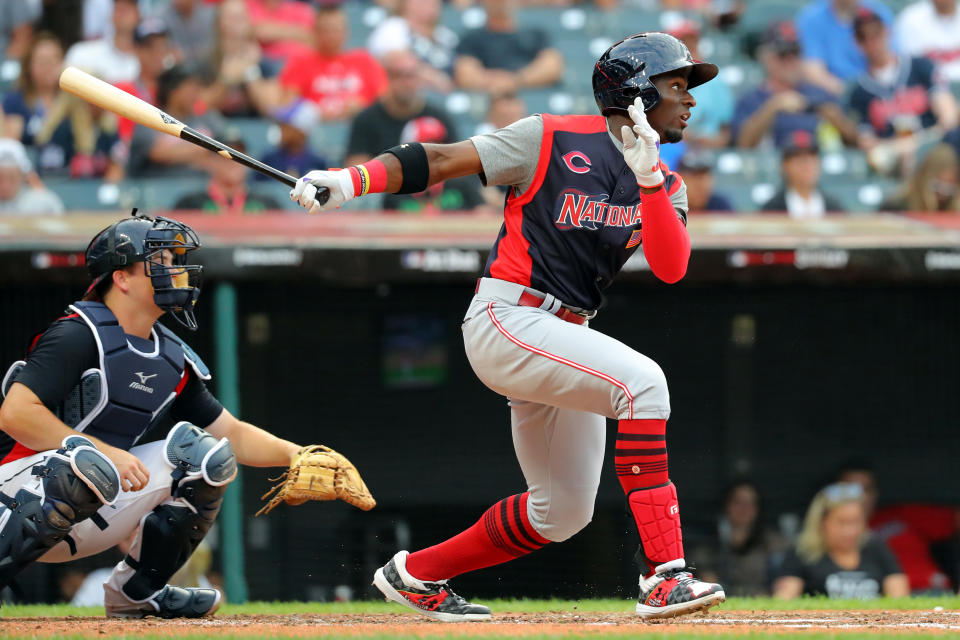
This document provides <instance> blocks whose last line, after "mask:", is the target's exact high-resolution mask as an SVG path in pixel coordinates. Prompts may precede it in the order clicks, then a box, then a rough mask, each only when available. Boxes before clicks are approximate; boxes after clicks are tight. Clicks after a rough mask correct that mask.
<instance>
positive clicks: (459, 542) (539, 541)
mask: <svg viewBox="0 0 960 640" xmlns="http://www.w3.org/2000/svg"><path fill="white" fill-rule="evenodd" d="M529 495H530V494H529V493H521V494H519V495H515V496H510V497H509V498H505V499H503V500H501V501H500V502H498V503H497V504H495V505H493V506H492V507H490V508H489V509H487V511H486V513H484V514H483V517H481V518H480V519H479V520H478V521H477V522H476V524H474V525H473V526H472V527H470V528H469V529H467V530H466V531H464V532H462V533H458V534H457V535H455V536H454V537H452V538H450V539H449V540H446V541H444V542H441V543H440V544H435V545H433V546H432V547H427V548H426V549H423V550H421V551H417V552H414V553H411V554H410V555H409V556H407V571H408V572H409V573H410V575H412V576H413V577H414V578H417V579H418V580H421V581H423V582H433V581H436V580H446V579H449V578H452V577H454V576H457V575H460V574H461V573H466V572H468V571H475V570H477V569H483V568H484V567H491V566H493V565H495V564H501V563H503V562H507V561H509V560H513V559H514V558H519V557H520V556H524V555H527V554H528V553H531V552H533V551H536V550H537V549H539V548H540V547H542V546H544V545H545V544H547V543H548V542H550V541H549V540H547V539H546V538H544V537H542V536H541V535H540V534H538V533H537V532H536V531H535V530H534V529H533V527H532V526H530V520H529V519H528V518H527V497H528V496H529Z"/></svg>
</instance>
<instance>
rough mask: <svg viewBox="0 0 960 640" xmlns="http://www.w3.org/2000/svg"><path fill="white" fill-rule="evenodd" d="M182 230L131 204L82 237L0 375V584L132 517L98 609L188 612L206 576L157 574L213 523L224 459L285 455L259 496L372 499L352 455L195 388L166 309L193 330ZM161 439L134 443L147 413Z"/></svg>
mask: <svg viewBox="0 0 960 640" xmlns="http://www.w3.org/2000/svg"><path fill="white" fill-rule="evenodd" d="M199 246H200V242H199V241H198V239H197V235H196V233H194V231H193V230H192V229H191V228H190V227H188V226H187V225H185V224H182V223H180V222H177V221H175V220H169V219H166V218H159V217H158V218H156V219H152V218H149V217H146V216H142V215H141V216H138V215H136V211H134V217H132V218H127V219H124V220H121V221H119V222H117V223H115V224H113V225H111V226H109V227H107V228H106V229H104V230H103V231H101V232H100V233H98V234H97V235H96V237H94V239H93V240H92V241H91V242H90V245H89V246H88V247H87V251H86V263H87V268H88V270H89V272H90V275H91V276H92V277H93V283H92V284H91V285H90V287H89V289H88V290H87V292H86V295H84V297H83V300H81V301H78V302H75V303H73V304H72V305H70V307H69V309H68V311H67V314H66V315H65V316H63V317H62V318H60V319H58V320H57V321H55V322H54V323H53V324H52V325H50V327H49V328H48V329H47V330H46V331H44V332H43V333H41V334H39V335H38V336H37V337H36V338H34V340H33V342H32V344H31V345H30V348H29V350H28V353H27V356H26V359H25V360H20V361H18V362H15V363H14V364H13V365H12V366H11V367H10V369H9V370H8V371H7V374H6V375H5V376H4V378H3V382H2V392H3V394H4V399H3V403H2V405H0V589H2V588H3V587H5V586H7V585H8V584H10V582H11V581H12V580H13V579H14V577H15V576H16V575H17V574H18V573H19V572H20V571H21V570H22V569H23V568H24V567H26V566H27V565H29V564H30V563H32V562H34V561H35V560H40V561H41V562H64V561H67V560H72V559H74V558H81V557H84V556H89V555H92V554H95V553H99V552H101V551H104V550H106V549H109V548H110V547H113V546H114V545H116V544H117V543H118V542H119V541H121V540H123V539H124V538H126V537H128V536H129V535H130V534H131V532H132V531H133V530H134V529H136V528H137V527H139V533H138V534H137V536H136V538H135V540H134V543H133V546H132V547H131V549H130V551H129V553H128V554H127V555H126V556H125V557H124V559H123V560H121V561H120V562H119V563H118V564H117V566H116V567H115V568H114V570H113V573H112V574H111V576H110V578H109V579H108V580H107V582H106V583H105V584H104V589H105V602H104V604H105V606H106V612H107V615H108V616H112V617H143V616H146V615H157V616H162V617H166V618H175V617H200V616H205V615H209V614H212V613H213V612H214V611H216V609H217V607H218V606H219V605H220V601H221V594H220V592H219V591H217V590H216V589H183V588H179V587H173V586H170V585H168V584H167V581H168V580H169V579H170V577H171V576H172V575H173V574H174V573H175V572H176V571H177V570H178V569H179V568H180V567H181V566H182V565H183V564H184V562H186V560H187V559H188V558H189V557H190V554H191V553H192V552H193V550H194V549H195V548H196V546H197V544H199V542H200V541H201V540H202V539H203V537H204V536H205V535H206V534H207V531H209V529H210V526H211V525H212V524H213V521H214V519H215V518H216V515H217V513H218V512H219V510H220V505H221V503H222V501H223V494H224V491H225V489H226V485H227V483H229V482H230V481H231V480H232V479H233V478H234V477H235V476H236V473H237V464H238V463H239V464H245V465H249V466H255V467H276V466H289V469H288V471H287V473H286V476H287V478H286V482H285V483H284V484H283V485H281V486H280V487H278V488H276V489H275V492H276V493H277V494H278V495H277V496H275V497H274V500H273V501H272V502H271V504H270V505H268V508H272V506H275V505H276V504H277V503H279V502H280V501H282V500H286V501H288V502H290V503H294V504H299V503H301V502H303V501H305V500H309V499H317V500H332V499H334V498H342V499H344V500H346V501H347V502H350V503H351V504H354V505H356V506H358V507H360V508H362V509H370V508H372V507H373V506H374V504H375V503H374V501H373V498H372V497H371V496H370V493H369V491H368V490H367V488H366V486H365V485H364V483H363V480H361V479H360V476H359V474H358V473H357V472H356V469H355V468H354V467H353V466H352V465H351V464H350V462H349V461H348V460H347V459H346V458H344V457H343V456H341V455H340V454H337V453H336V452H334V451H331V450H329V449H327V448H326V447H303V448H301V447H300V446H299V445H297V444H294V443H293V442H289V441H287V440H283V439H281V438H278V437H276V436H274V435H272V434H270V433H268V432H267V431H264V430H263V429H260V428H258V427H256V426H254V425H252V424H250V423H247V422H243V421H242V420H239V419H237V418H236V417H234V416H233V415H231V414H230V412H229V411H227V410H226V409H224V408H223V406H222V405H221V404H220V403H219V402H218V401H217V400H216V398H214V397H213V395H212V394H211V393H210V392H209V391H208V390H207V388H206V385H205V382H206V381H207V380H209V379H210V372H209V370H208V369H207V367H206V366H205V365H204V363H203V361H202V360H201V359H200V358H199V357H198V356H197V355H196V353H194V352H193V351H192V350H191V349H190V347H188V346H187V345H186V344H185V343H184V342H183V341H182V340H181V339H180V338H179V337H177V335H176V334H174V333H173V332H172V331H170V330H169V329H167V328H166V327H164V326H163V325H162V324H160V323H159V322H158V319H159V318H160V317H161V316H162V315H164V313H166V314H168V315H170V316H172V317H173V318H174V319H175V320H177V321H178V322H179V323H180V324H182V325H184V326H185V327H187V328H188V329H196V327H197V322H196V317H195V316H194V313H193V308H194V304H195V303H196V300H197V296H198V295H199V293H200V290H199V288H198V287H197V277H198V276H199V274H200V271H201V267H200V265H197V264H191V263H190V262H189V255H190V253H191V252H192V251H193V250H194V249H196V248H197V247H199ZM161 425H173V426H172V428H170V430H169V432H168V435H167V436H166V438H165V439H164V440H161V441H157V442H151V443H148V444H142V445H137V441H138V439H139V438H140V437H141V436H142V435H143V434H144V433H145V432H146V431H147V430H149V429H151V428H153V427H159V428H163V427H162V426H161Z"/></svg>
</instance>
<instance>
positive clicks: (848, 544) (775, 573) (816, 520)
mask: <svg viewBox="0 0 960 640" xmlns="http://www.w3.org/2000/svg"><path fill="white" fill-rule="evenodd" d="M787 515H788V517H783V516H781V517H779V518H770V517H768V515H767V514H766V513H765V512H764V509H763V496H762V494H761V489H760V487H758V486H757V485H756V484H755V483H753V482H751V481H750V480H749V479H746V478H740V479H737V480H735V481H734V482H732V483H731V484H730V485H729V486H728V488H727V490H726V491H725V492H724V496H723V500H722V503H721V507H720V513H719V515H718V517H717V520H716V528H715V531H714V532H712V533H711V534H709V535H706V536H699V537H695V538H694V540H693V542H692V543H688V548H689V551H688V556H689V557H688V560H689V561H692V562H693V563H694V564H695V565H696V566H697V568H698V570H699V571H700V573H701V575H703V576H704V578H705V579H709V580H717V581H719V582H721V583H722V584H723V585H724V588H725V589H726V592H727V594H728V595H733V596H762V595H772V596H774V597H778V598H786V599H789V598H797V597H800V596H802V595H819V596H827V597H830V598H845V599H851V598H852V599H868V598H876V597H880V596H889V597H900V596H907V595H911V594H912V595H938V594H949V593H954V592H956V591H957V588H958V586H960V509H958V508H955V507H950V506H942V505H930V504H921V503H907V504H884V503H883V502H882V501H880V500H879V499H878V490H877V482H876V476H875V474H874V472H873V470H872V469H871V468H870V466H869V465H866V464H862V463H859V462H853V463H850V464H848V465H845V466H844V467H843V468H842V469H841V470H840V471H839V472H838V473H837V474H836V475H835V477H834V478H833V480H832V481H831V483H830V484H827V485H826V486H824V487H822V488H821V489H820V490H819V491H817V492H816V493H815V495H814V496H813V498H812V500H811V501H810V504H809V506H808V507H807V509H806V514H805V516H804V517H803V519H802V526H801V527H800V528H799V530H794V529H795V527H793V526H791V523H793V522H795V519H794V518H792V517H789V516H790V514H787Z"/></svg>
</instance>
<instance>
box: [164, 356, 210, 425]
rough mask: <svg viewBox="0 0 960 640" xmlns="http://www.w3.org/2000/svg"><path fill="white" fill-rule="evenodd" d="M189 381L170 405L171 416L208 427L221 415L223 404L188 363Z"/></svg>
mask: <svg viewBox="0 0 960 640" xmlns="http://www.w3.org/2000/svg"><path fill="white" fill-rule="evenodd" d="M186 372H187V376H188V378H187V383H186V385H185V386H184V387H183V391H181V392H180V395H179V396H177V399H176V400H174V401H173V404H172V405H171V406H170V414H169V416H170V418H172V419H173V422H180V421H181V420H186V421H187V422H189V423H191V424H193V425H196V426H198V427H200V428H201V429H206V428H207V427H209V426H210V425H211V424H213V421H214V420H216V419H217V418H219V417H220V414H221V413H222V412H223V405H222V404H220V401H219V400H217V399H216V398H214V397H213V394H212V393H210V390H209V389H207V385H205V384H204V383H203V380H201V379H200V378H198V377H197V374H196V373H194V371H193V369H191V368H190V365H187V370H186Z"/></svg>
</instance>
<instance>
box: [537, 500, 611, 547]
mask: <svg viewBox="0 0 960 640" xmlns="http://www.w3.org/2000/svg"><path fill="white" fill-rule="evenodd" d="M596 497H597V494H596V491H592V490H591V491H582V490H577V489H570V490H562V491H556V490H555V491H553V492H552V493H551V494H544V493H541V492H534V491H531V492H530V498H529V500H528V501H527V515H528V516H529V518H530V524H531V525H533V528H534V529H536V530H537V533H539V534H540V535H541V536H543V537H544V538H546V539H547V540H550V541H551V542H563V541H564V540H567V539H568V538H571V537H573V535H574V534H575V533H577V532H578V531H580V530H582V529H583V528H584V527H586V526H587V525H588V524H590V521H591V520H593V504H594V502H595V501H596Z"/></svg>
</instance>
